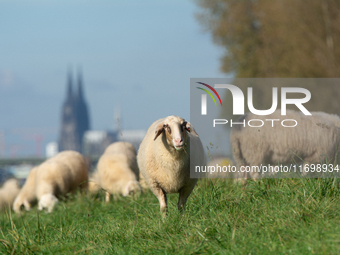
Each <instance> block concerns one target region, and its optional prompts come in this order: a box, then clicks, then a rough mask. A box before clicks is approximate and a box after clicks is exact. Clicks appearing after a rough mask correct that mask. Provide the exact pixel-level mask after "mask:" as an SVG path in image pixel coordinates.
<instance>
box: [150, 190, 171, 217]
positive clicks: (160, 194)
mask: <svg viewBox="0 0 340 255" xmlns="http://www.w3.org/2000/svg"><path fill="white" fill-rule="evenodd" d="M151 191H152V192H153V194H155V196H156V197H157V198H158V201H159V205H160V210H161V213H162V214H163V215H165V214H166V213H167V211H168V204H167V197H166V193H165V191H164V190H163V189H162V188H161V187H152V188H151Z"/></svg>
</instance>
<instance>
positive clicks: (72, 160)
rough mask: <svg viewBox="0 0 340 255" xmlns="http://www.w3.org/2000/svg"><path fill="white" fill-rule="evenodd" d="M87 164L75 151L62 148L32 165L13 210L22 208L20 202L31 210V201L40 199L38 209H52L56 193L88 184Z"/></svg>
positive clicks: (84, 186)
mask: <svg viewBox="0 0 340 255" xmlns="http://www.w3.org/2000/svg"><path fill="white" fill-rule="evenodd" d="M87 182H88V176H87V165H86V163H85V160H84V158H83V156H82V155H81V154H80V153H78V152H76V151H63V152H60V153H58V154H57V155H56V156H54V157H53V158H50V159H48V160H46V161H45V162H43V163H42V164H40V165H39V166H37V167H35V168H33V169H32V170H31V172H30V173H29V175H28V177H27V180H26V183H25V185H24V186H23V188H22V189H21V191H20V193H19V195H18V196H17V198H16V199H15V201H14V204H13V210H14V211H15V212H17V213H18V212H20V207H21V205H24V206H25V209H26V210H27V211H28V210H30V203H31V202H33V201H35V200H39V204H38V209H39V210H42V209H43V208H47V211H48V212H52V210H53V207H54V205H55V203H56V202H57V201H58V199H57V197H58V196H62V195H65V194H67V193H70V192H74V191H75V190H76V189H77V188H78V187H80V188H82V189H85V188H87Z"/></svg>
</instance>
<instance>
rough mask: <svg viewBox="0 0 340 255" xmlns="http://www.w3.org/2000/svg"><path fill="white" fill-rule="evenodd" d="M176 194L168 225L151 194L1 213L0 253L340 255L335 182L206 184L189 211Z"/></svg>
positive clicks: (81, 198)
mask: <svg viewBox="0 0 340 255" xmlns="http://www.w3.org/2000/svg"><path fill="white" fill-rule="evenodd" d="M177 198H178V195H177V194H173V195H170V196H169V213H168V216H167V218H165V219H163V218H162V217H161V215H160V213H159V205H158V201H157V199H156V197H155V196H154V195H153V194H152V193H151V192H150V191H147V192H146V193H144V194H142V196H141V197H139V198H138V199H135V200H133V199H132V198H117V199H116V201H114V200H113V201H111V202H110V203H109V204H106V203H105V202H104V194H99V195H98V196H96V197H94V196H92V197H91V196H87V195H86V196H81V195H80V194H77V195H75V196H74V197H71V198H70V199H69V200H68V201H67V202H60V203H59V204H58V205H57V206H56V207H55V209H54V211H53V213H51V214H48V213H46V212H39V211H38V210H37V209H36V207H34V208H33V209H32V211H30V212H27V213H23V214H22V215H21V216H20V215H15V214H13V213H11V212H9V211H7V212H2V214H1V219H0V228H1V232H0V253H1V254H144V253H147V254H340V217H339V216H340V203H339V201H340V200H339V198H340V188H339V185H338V182H337V180H335V179H266V180H261V181H258V182H255V181H249V182H248V185H247V186H246V188H245V189H243V188H242V186H241V185H235V184H231V183H230V181H228V180H225V179H216V180H200V181H199V183H198V185H197V186H196V188H195V190H194V192H193V193H192V195H191V196H190V197H189V200H188V204H187V210H186V212H185V213H184V214H183V215H181V214H180V213H178V212H177V206H176V203H177Z"/></svg>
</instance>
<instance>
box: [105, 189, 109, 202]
mask: <svg viewBox="0 0 340 255" xmlns="http://www.w3.org/2000/svg"><path fill="white" fill-rule="evenodd" d="M105 202H106V203H108V202H110V193H109V192H107V191H106V192H105Z"/></svg>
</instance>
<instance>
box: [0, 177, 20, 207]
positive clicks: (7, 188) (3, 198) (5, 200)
mask: <svg viewBox="0 0 340 255" xmlns="http://www.w3.org/2000/svg"><path fill="white" fill-rule="evenodd" d="M19 192H20V188H19V185H18V180H16V179H9V180H7V181H6V182H5V183H4V184H3V185H2V187H1V189H0V211H2V209H3V208H4V207H9V208H11V207H12V205H13V201H14V199H15V197H16V196H17V195H18V194H19Z"/></svg>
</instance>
